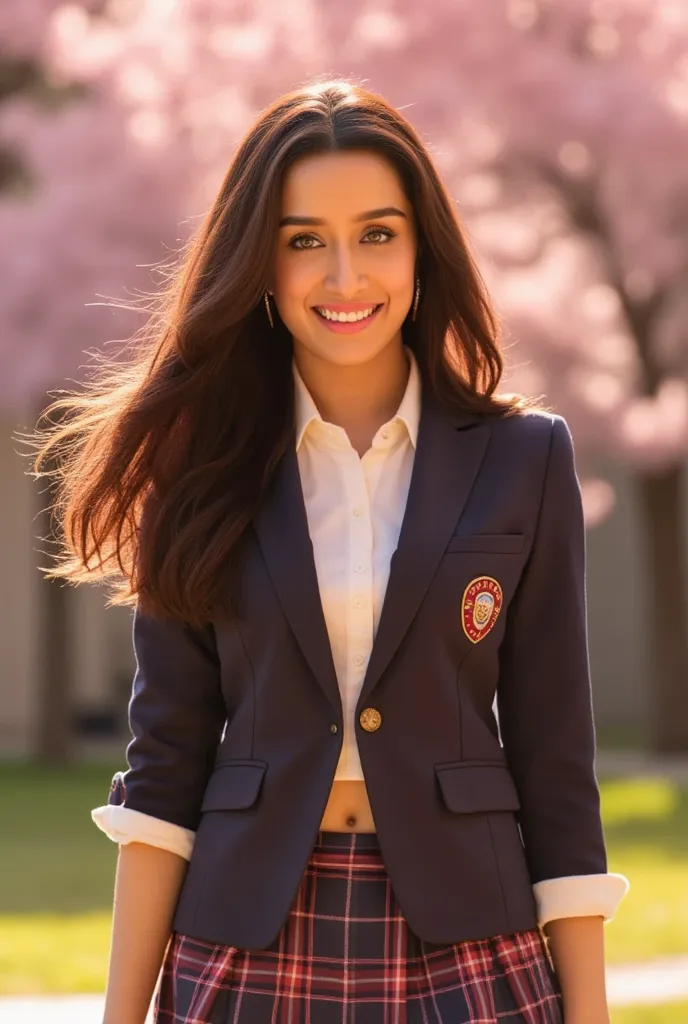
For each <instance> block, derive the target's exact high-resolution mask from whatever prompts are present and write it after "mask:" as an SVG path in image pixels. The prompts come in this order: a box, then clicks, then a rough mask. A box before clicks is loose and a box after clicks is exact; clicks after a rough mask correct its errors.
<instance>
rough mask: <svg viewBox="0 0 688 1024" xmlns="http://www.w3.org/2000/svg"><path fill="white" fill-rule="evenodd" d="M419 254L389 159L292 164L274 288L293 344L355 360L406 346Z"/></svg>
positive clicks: (326, 157)
mask: <svg viewBox="0 0 688 1024" xmlns="http://www.w3.org/2000/svg"><path fill="white" fill-rule="evenodd" d="M415 263H416V232H415V226H414V220H413V210H412V208H411V204H410V203H409V201H408V199H407V198H406V196H405V194H404V190H403V188H402V185H401V181H400V179H399V177H398V176H397V173H396V171H395V170H394V168H393V167H392V166H391V164H389V163H388V162H387V161H386V160H384V159H383V158H382V157H379V156H377V155H376V154H374V153H371V152H367V151H356V152H347V153H327V154H323V155H318V156H310V157H303V158H302V159H300V160H299V161H297V162H296V163H295V164H293V165H292V166H291V167H290V168H289V170H288V171H287V173H286V174H285V178H284V182H283V188H282V208H281V218H280V227H279V231H278V236H277V249H276V256H275V262H274V277H273V281H272V283H271V290H273V291H274V300H275V302H276V303H277V308H278V310H279V314H280V316H281V317H282V320H283V321H284V323H285V324H286V326H287V328H288V329H289V331H290V332H291V334H292V336H293V339H294V348H295V350H297V351H298V347H299V346H303V348H305V349H307V350H308V352H309V353H310V354H311V355H314V356H317V357H319V358H321V359H324V360H327V361H328V362H330V363H336V364H338V365H346V366H351V365H355V364H361V363H366V362H368V361H369V360H371V359H373V358H375V356H377V355H378V354H379V353H380V352H381V351H382V350H383V349H384V348H385V347H386V346H387V345H390V344H395V345H396V344H399V345H400V344H401V325H402V323H403V322H404V320H405V318H406V316H407V314H408V312H409V309H410V307H411V304H412V302H413V297H414V289H415ZM371 311H372V312H371ZM342 313H347V314H351V313H355V314H356V315H358V316H360V315H361V314H362V313H365V314H366V316H365V319H363V320H357V321H356V322H350V321H349V320H347V322H345V323H342V322H340V320H339V315H340V314H342ZM328 314H329V317H330V318H332V317H335V319H334V320H333V319H329V320H328V319H327V315H328Z"/></svg>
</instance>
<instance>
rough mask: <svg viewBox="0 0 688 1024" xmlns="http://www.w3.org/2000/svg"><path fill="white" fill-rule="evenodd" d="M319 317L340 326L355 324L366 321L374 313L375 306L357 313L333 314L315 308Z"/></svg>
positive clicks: (322, 308)
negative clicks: (336, 322) (333, 321)
mask: <svg viewBox="0 0 688 1024" xmlns="http://www.w3.org/2000/svg"><path fill="white" fill-rule="evenodd" d="M315 308H316V309H317V311H318V313H320V315H321V316H324V317H325V319H326V320H336V321H338V322H339V323H340V324H345V323H349V324H352V323H356V321H357V320H366V319H367V318H368V317H369V316H372V315H373V313H374V312H375V309H376V308H377V307H376V306H371V307H370V308H369V309H362V310H361V311H360V312H358V313H334V312H332V311H331V310H329V309H326V308H325V307H324V306H316V307H315Z"/></svg>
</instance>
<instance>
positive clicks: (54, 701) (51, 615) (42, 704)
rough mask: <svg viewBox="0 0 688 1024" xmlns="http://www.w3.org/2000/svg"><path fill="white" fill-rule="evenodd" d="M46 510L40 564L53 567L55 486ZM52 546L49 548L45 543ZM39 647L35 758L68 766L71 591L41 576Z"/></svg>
mask: <svg viewBox="0 0 688 1024" xmlns="http://www.w3.org/2000/svg"><path fill="white" fill-rule="evenodd" d="M39 497H40V505H41V511H40V513H39V515H38V516H37V517H36V525H37V531H36V533H37V537H38V538H40V543H39V544H38V545H37V547H38V551H39V552H40V555H41V558H40V564H41V565H48V564H49V561H50V558H49V554H48V551H49V550H50V549H51V548H52V547H53V546H54V545H53V544H51V543H50V542H49V538H51V537H52V531H53V525H54V524H53V519H52V515H51V513H50V510H49V508H48V506H49V505H52V502H53V492H52V488H51V487H50V486H48V487H46V486H45V485H44V486H43V487H42V488H41V494H40V496H39ZM46 542H48V544H49V547H48V549H47V550H46V548H45V546H44V545H45V544H46ZM40 594H41V597H40V616H41V619H40V626H39V629H38V643H39V650H40V658H39V663H38V672H39V680H38V707H37V714H36V734H35V735H36V741H35V756H36V759H37V760H38V761H40V762H42V763H43V764H49V765H58V764H65V763H66V762H67V761H68V760H69V758H70V755H71V752H72V738H73V737H72V700H71V696H72V686H71V673H72V665H71V656H70V653H71V652H70V638H71V628H70V626H71V621H70V615H69V609H70V604H71V602H70V600H69V598H70V587H69V585H68V584H67V583H66V582H65V581H63V580H49V579H46V578H45V577H42V580H41V586H40Z"/></svg>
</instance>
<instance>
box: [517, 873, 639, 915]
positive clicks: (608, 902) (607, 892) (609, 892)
mask: <svg viewBox="0 0 688 1024" xmlns="http://www.w3.org/2000/svg"><path fill="white" fill-rule="evenodd" d="M628 889H629V882H628V879H627V878H626V877H625V876H624V875H614V874H606V875H569V876H567V877H565V878H547V879H545V880H544V881H542V882H536V883H535V885H534V886H533V894H534V896H535V903H536V905H537V914H538V924H539V925H540V926H541V927H542V925H545V924H547V922H548V921H554V920H556V919H557V918H561V917H603V918H604V920H605V921H611V919H612V918H613V917H614V914H615V913H616V909H617V907H618V906H619V903H620V902H621V900H622V899H623V898H624V896H625V895H626V893H627V892H628Z"/></svg>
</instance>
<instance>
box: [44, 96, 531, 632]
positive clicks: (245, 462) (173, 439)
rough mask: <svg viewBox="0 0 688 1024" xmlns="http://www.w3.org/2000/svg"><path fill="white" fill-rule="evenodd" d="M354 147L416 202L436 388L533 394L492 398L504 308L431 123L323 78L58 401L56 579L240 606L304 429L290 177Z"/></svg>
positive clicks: (415, 327) (514, 406)
mask: <svg viewBox="0 0 688 1024" xmlns="http://www.w3.org/2000/svg"><path fill="white" fill-rule="evenodd" d="M349 149H357V150H361V149H365V150H368V151H373V152H375V153H377V154H379V155H381V156H383V157H386V159H387V160H388V161H389V162H390V164H391V165H392V166H393V167H394V168H395V169H396V171H397V173H398V174H399V175H400V178H401V181H402V184H403V187H404V189H405V190H406V194H407V196H408V198H409V200H410V202H411V204H412V206H413V208H414V211H415V216H416V220H417V231H418V242H419V244H418V253H419V256H418V267H417V269H418V274H419V277H420V282H421V294H422V299H421V302H420V306H419V309H418V314H417V319H416V321H415V322H412V320H411V318H410V317H409V318H407V320H406V322H405V323H404V325H403V328H402V333H403V336H404V343H405V344H407V345H409V346H410V348H411V349H412V350H413V352H414V353H415V355H416V358H417V360H418V363H419V367H420V371H421V375H422V378H423V381H424V386H425V387H428V388H430V389H431V390H432V392H433V393H434V394H435V396H436V397H437V399H438V400H439V401H441V402H442V403H444V404H445V405H447V406H450V407H454V408H456V407H459V408H461V409H469V410H472V411H476V412H479V413H488V414H492V415H501V416H504V415H509V414H512V413H513V412H515V411H516V410H518V409H519V408H522V407H523V405H524V404H527V403H524V400H522V399H520V398H518V397H510V398H505V397H498V396H496V395H495V390H496V388H497V386H498V384H499V381H500V378H501V375H502V370H503V363H502V356H501V353H500V346H499V329H500V328H499V322H498V317H497V316H496V314H495V312H494V310H493V309H492V307H491V304H490V300H489V297H488V295H487V291H486V288H485V286H484V283H483V281H482V278H481V276H480V274H479V272H478V270H477V268H476V265H475V263H474V260H473V258H472V257H471V255H470V253H469V249H468V244H467V241H466V238H465V236H464V233H463V232H462V229H461V226H460V225H459V223H458V222H457V219H456V216H455V212H454V208H453V204H452V201H451V199H450V198H449V196H448V194H447V191H446V190H445V188H444V186H443V185H442V183H441V181H440V179H439V177H438V175H437V172H436V170H435V168H434V167H433V164H432V161H431V159H430V156H429V154H428V152H427V150H426V149H425V147H424V145H423V143H422V141H421V140H420V138H419V136H418V135H417V134H416V132H415V131H414V129H413V128H412V126H411V125H410V124H409V123H408V122H407V121H406V120H405V119H404V118H403V117H402V116H401V114H400V113H399V112H398V111H397V110H395V109H394V108H393V107H392V106H390V105H389V104H388V103H387V102H386V101H385V100H384V99H382V98H381V97H380V96H378V95H376V94H374V93H371V92H368V91H367V90H365V89H363V88H361V87H360V86H358V85H356V84H352V83H351V82H349V81H340V80H336V81H331V80H329V81H325V82H323V81H316V82H312V83H310V84H308V85H306V86H304V87H303V88H300V89H297V90H296V91H294V92H291V93H289V94H287V95H284V96H282V97H281V98H280V99H278V100H277V101H276V102H275V103H274V104H273V105H272V106H270V107H269V108H268V109H266V110H264V111H263V112H262V113H261V114H260V116H259V117H258V119H257V121H256V122H255V124H254V125H253V127H252V128H251V130H250V131H249V132H248V134H247V136H246V137H245V139H244V140H243V142H242V143H241V145H240V146H239V148H238V150H237V152H236V154H235V156H234V159H233V160H232V163H231V164H230V167H229V169H228V171H227V174H226V176H225V179H224V181H223V183H222V186H221V188H220V190H219V193H218V195H217V198H216V199H215V202H214V203H213V205H212V208H211V209H210V211H209V213H208V214H207V216H206V218H205V221H204V223H203V224H202V226H201V227H200V229H199V230H198V232H197V233H196V235H195V236H194V237H193V238H192V239H191V241H190V243H189V244H188V245H187V246H186V247H185V248H184V250H182V252H181V254H180V258H179V261H178V266H177V267H176V268H175V269H174V273H173V274H172V275H171V276H170V277H169V283H168V285H167V286H166V288H165V289H164V291H163V292H161V294H160V296H159V297H158V299H157V300H156V306H155V308H154V310H153V311H152V315H151V316H150V318H149V321H148V322H147V324H146V327H145V328H144V329H143V330H141V331H140V332H138V333H137V335H136V336H135V338H134V339H132V341H133V344H132V346H131V353H130V356H129V358H128V359H127V360H124V361H123V360H121V359H120V360H116V361H115V360H110V361H104V360H102V359H101V360H100V361H99V362H98V364H97V365H96V366H95V367H94V368H93V370H92V373H91V376H90V378H89V380H88V381H87V382H86V383H85V385H84V387H83V390H82V391H80V392H72V393H67V397H62V398H60V399H58V400H57V401H54V402H53V403H52V404H51V405H50V407H49V408H48V409H47V410H46V420H45V421H44V425H43V426H42V427H40V428H37V431H36V435H35V438H36V440H35V444H36V458H35V462H34V467H33V469H34V472H35V473H36V474H37V475H41V476H48V477H52V478H53V480H54V483H55V485H56V490H55V494H56V497H55V501H54V508H53V511H54V515H55V519H56V521H57V523H58V524H59V533H60V547H61V553H60V554H59V555H58V556H57V557H56V564H55V565H54V566H53V567H50V568H49V569H47V570H45V571H46V575H48V576H52V577H61V578H64V579H67V580H70V581H72V582H74V583H79V582H82V581H86V580H94V579H98V580H103V579H105V580H106V582H108V583H109V584H110V586H111V602H110V603H112V604H132V603H135V602H137V601H138V602H140V603H141V604H142V606H143V605H145V606H146V607H147V608H148V609H149V610H150V611H151V612H153V613H157V614H160V615H163V616H171V617H173V618H179V619H182V620H185V621H187V622H189V623H190V624H192V625H200V624H202V623H204V622H207V621H208V620H209V618H210V617H211V615H212V614H213V613H214V612H215V611H216V609H217V608H218V607H230V608H231V601H230V604H229V605H227V595H228V579H229V576H230V570H231V568H232V566H233V564H234V560H235V559H236V558H237V557H238V553H239V551H240V549H241V545H240V542H241V540H242V539H243V538H244V536H245V534H246V531H247V528H248V527H249V525H250V523H251V520H252V518H253V517H254V515H255V513H256V510H257V508H258V506H259V504H260V501H261V498H262V496H263V494H264V492H265V489H266V487H267V486H268V484H269V482H270V479H271V476H272V474H273V472H274V470H275V467H276V466H277V464H278V462H279V460H280V457H281V456H282V455H283V453H284V452H285V450H286V448H287V445H288V444H289V443H290V440H291V438H292V432H293V418H294V409H293V386H292V377H291V359H292V341H291V336H290V334H289V332H288V331H287V329H286V327H285V325H284V324H283V323H282V322H281V321H280V319H279V316H278V315H277V314H276V313H273V317H274V318H275V328H274V330H273V329H271V328H270V326H269V323H268V319H267V314H266V309H265V305H264V302H263V294H264V291H265V289H266V285H267V282H268V280H269V275H270V270H271V262H272V258H273V252H274V244H275V239H276V237H277V232H278V220H279V215H280V201H281V196H280V192H281V183H282V178H283V175H284V173H285V170H286V169H287V168H288V167H289V166H290V165H291V164H292V163H293V162H294V161H295V160H298V159H299V158H301V157H303V156H307V155H313V154H318V153H329V152H332V151H342V150H349ZM273 309H274V307H273ZM51 417H53V418H52V419H51ZM144 511H145V517H144V516H143V513H144ZM142 518H143V519H144V526H145V528H144V529H142V528H141V523H142Z"/></svg>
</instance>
